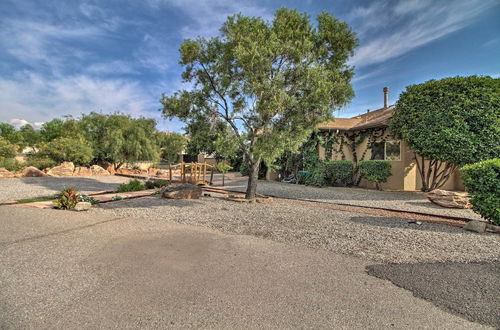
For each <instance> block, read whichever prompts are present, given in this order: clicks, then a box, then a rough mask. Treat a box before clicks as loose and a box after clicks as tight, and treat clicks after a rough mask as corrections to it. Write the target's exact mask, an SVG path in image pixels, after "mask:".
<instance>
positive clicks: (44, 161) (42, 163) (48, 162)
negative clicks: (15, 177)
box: [26, 155, 57, 170]
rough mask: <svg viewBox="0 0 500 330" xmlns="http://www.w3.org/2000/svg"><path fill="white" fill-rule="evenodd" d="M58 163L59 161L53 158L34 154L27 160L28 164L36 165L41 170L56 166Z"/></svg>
mask: <svg viewBox="0 0 500 330" xmlns="http://www.w3.org/2000/svg"><path fill="white" fill-rule="evenodd" d="M56 165H57V162H55V161H53V160H52V159H50V158H48V157H44V156H39V155H33V156H29V157H28V159H27V161H26V166H33V167H36V168H38V169H40V170H43V169H46V168H49V167H54V166H56Z"/></svg>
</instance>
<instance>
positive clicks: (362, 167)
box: [359, 160, 391, 190]
mask: <svg viewBox="0 0 500 330" xmlns="http://www.w3.org/2000/svg"><path fill="white" fill-rule="evenodd" d="M359 174H360V175H361V177H362V178H363V179H366V180H368V181H371V182H375V186H376V187H377V189H378V190H382V187H381V186H380V183H382V182H387V179H388V178H389V177H390V176H391V163H390V162H388V161H385V160H362V161H361V162H359Z"/></svg>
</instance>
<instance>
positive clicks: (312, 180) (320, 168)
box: [305, 162, 326, 187]
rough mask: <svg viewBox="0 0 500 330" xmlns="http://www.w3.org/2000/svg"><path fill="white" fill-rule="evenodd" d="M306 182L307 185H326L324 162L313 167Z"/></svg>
mask: <svg viewBox="0 0 500 330" xmlns="http://www.w3.org/2000/svg"><path fill="white" fill-rule="evenodd" d="M305 183H306V185H309V186H316V187H323V186H325V185H326V175H325V166H324V164H323V163H322V162H320V163H318V165H317V166H316V167H314V168H313V169H312V171H311V172H310V173H309V175H308V176H307V177H306V178H305Z"/></svg>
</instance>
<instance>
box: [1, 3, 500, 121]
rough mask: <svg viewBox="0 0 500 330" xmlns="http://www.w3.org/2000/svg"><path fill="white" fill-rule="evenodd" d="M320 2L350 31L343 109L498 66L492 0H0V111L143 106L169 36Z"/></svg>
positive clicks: (52, 112)
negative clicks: (353, 43)
mask: <svg viewBox="0 0 500 330" xmlns="http://www.w3.org/2000/svg"><path fill="white" fill-rule="evenodd" d="M281 6H286V7H290V8H297V9H298V10H299V11H305V12H308V13H309V14H311V16H312V17H315V16H316V14H317V13H319V12H321V11H322V10H327V11H329V12H330V13H332V14H333V15H335V16H337V17H339V18H340V19H342V20H344V21H346V22H348V23H349V24H350V25H351V26H352V28H353V29H354V31H356V32H357V34H358V38H359V39H360V46H359V47H358V49H357V50H356V54H355V56H354V57H353V58H352V59H351V61H350V64H352V65H354V66H355V67H356V70H355V71H356V76H355V78H354V80H353V86H354V89H355V92H356V97H355V99H354V100H353V102H352V103H351V104H350V105H349V106H347V107H346V108H345V109H342V111H341V112H340V113H336V114H335V115H336V116H339V117H350V116H353V115H355V114H359V113H362V112H365V111H366V110H367V109H372V110H373V109H377V108H379V107H381V106H382V102H383V97H382V88H383V87H384V86H388V87H389V89H390V101H391V103H393V102H394V101H395V100H396V99H397V96H398V95H399V93H400V92H401V91H402V90H403V89H404V87H405V86H407V85H409V84H415V83H420V82H424V81H426V80H429V79H439V78H442V77H447V76H456V75H471V74H478V75H491V76H494V77H499V76H500V2H499V1H498V0H457V1H454V0H434V1H433V0H406V1H405V0H380V1H356V0H354V1H349V0H338V1H332V0H329V1H315V0H309V1H303V0H302V1H299V0H288V1H271V0H268V1H264V0H246V1H232V0H211V1H202V0H199V1H196V0H137V1H132V0H116V1H107V0H99V1H62V0H61V1H53V0H44V1H29V0H13V1H10V0H2V1H1V2H0V121H4V122H10V123H13V124H15V125H21V124H24V123H27V122H29V123H32V124H33V125H35V126H39V125H40V124H41V123H43V122H44V121H47V120H50V119H52V118H54V117H62V116H64V115H73V116H78V115H79V114H81V113H87V112H89V111H103V112H112V111H116V110H120V111H122V112H125V113H129V114H131V115H133V116H140V115H143V116H146V117H153V118H155V119H157V120H158V127H159V128H160V129H162V130H169V131H180V130H181V128H182V126H183V124H182V123H180V122H178V121H175V120H174V121H170V122H168V121H166V120H164V119H162V118H161V116H160V114H159V112H158V108H159V107H160V104H159V101H158V100H159V98H160V96H161V93H163V92H165V93H172V92H173V91H175V90H177V89H179V88H182V87H183V84H182V82H181V79H180V73H181V72H182V68H181V67H180V66H179V65H178V47H179V45H180V44H181V42H182V40H183V39H185V38H194V37H196V36H204V37H211V36H215V35H217V34H218V29H219V28H220V26H221V23H222V22H223V21H224V20H225V19H226V17H227V16H228V15H232V14H234V13H238V12H241V13H243V14H245V15H251V16H261V17H264V18H269V19H270V18H271V17H272V15H273V12H274V11H275V10H276V9H277V8H279V7H281Z"/></svg>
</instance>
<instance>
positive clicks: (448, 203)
mask: <svg viewBox="0 0 500 330" xmlns="http://www.w3.org/2000/svg"><path fill="white" fill-rule="evenodd" d="M427 198H428V199H429V200H430V201H431V202H433V203H434V204H437V205H440V206H443V207H449V208H457V209H470V208H472V204H471V203H470V200H469V197H468V195H467V193H466V192H456V191H447V190H441V189H435V190H433V191H431V192H429V193H428V194H427Z"/></svg>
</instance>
